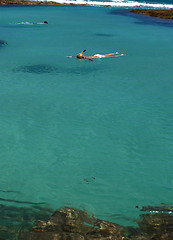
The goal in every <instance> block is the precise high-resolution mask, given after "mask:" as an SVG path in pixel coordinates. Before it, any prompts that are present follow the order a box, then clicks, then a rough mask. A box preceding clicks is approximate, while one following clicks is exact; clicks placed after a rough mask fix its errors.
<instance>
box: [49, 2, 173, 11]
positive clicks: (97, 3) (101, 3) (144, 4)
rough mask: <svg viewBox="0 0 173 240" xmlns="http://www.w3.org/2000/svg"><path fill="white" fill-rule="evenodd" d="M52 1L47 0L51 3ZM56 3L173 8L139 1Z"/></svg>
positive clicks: (164, 4) (171, 5) (168, 5)
mask: <svg viewBox="0 0 173 240" xmlns="http://www.w3.org/2000/svg"><path fill="white" fill-rule="evenodd" d="M49 1H51V0H47V2H49ZM53 1H54V2H57V3H61V4H75V5H81V4H83V5H88V6H110V7H126V8H134V7H141V8H142V7H144V8H167V9H170V8H173V4H166V3H147V2H139V1H123V0H116V1H88V0H76V1H75V0H53Z"/></svg>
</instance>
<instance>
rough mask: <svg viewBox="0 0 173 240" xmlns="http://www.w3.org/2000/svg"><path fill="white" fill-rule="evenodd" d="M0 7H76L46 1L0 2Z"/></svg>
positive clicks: (19, 0)
mask: <svg viewBox="0 0 173 240" xmlns="http://www.w3.org/2000/svg"><path fill="white" fill-rule="evenodd" d="M0 5H4V6H6V5H19V6H66V5H70V6H76V4H72V3H69V4H66V3H57V2H53V1H51V2H47V1H27V0H0Z"/></svg>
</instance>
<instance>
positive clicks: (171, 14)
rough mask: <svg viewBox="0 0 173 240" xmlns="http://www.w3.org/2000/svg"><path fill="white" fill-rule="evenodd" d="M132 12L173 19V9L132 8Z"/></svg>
mask: <svg viewBox="0 0 173 240" xmlns="http://www.w3.org/2000/svg"><path fill="white" fill-rule="evenodd" d="M131 12H133V13H136V14H144V15H148V16H151V17H158V18H164V19H173V9H135V10H131Z"/></svg>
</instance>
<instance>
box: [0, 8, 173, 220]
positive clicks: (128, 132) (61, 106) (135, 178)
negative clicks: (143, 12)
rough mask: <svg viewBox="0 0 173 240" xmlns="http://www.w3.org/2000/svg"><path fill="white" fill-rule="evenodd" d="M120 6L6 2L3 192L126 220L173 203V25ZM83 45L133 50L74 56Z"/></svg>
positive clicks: (2, 11) (1, 87) (1, 88)
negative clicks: (125, 13)
mask: <svg viewBox="0 0 173 240" xmlns="http://www.w3.org/2000/svg"><path fill="white" fill-rule="evenodd" d="M111 11H112V9H111V8H99V7H98V8H97V7H1V8H0V30H1V37H0V39H2V40H5V41H7V42H8V45H4V46H2V47H1V48H0V59H1V61H0V125H1V129H0V189H1V190H6V191H10V190H13V191H19V192H21V194H19V193H15V192H14V193H4V192H1V197H2V198H8V199H13V200H20V201H32V202H47V203H48V204H49V205H50V206H51V207H53V208H54V209H57V208H59V207H61V206H64V205H66V206H72V207H76V208H80V209H85V210H87V211H89V212H91V213H94V214H95V216H96V217H99V218H102V219H106V220H110V221H114V222H118V223H123V224H124V223H125V224H132V221H133V220H134V219H135V218H136V217H137V216H138V214H139V210H138V209H136V208H135V206H137V205H138V206H140V207H141V206H144V205H148V204H150V205H159V204H160V203H162V202H164V203H172V202H171V201H172V197H173V178H172V168H173V163H172V157H173V153H172V152H173V141H172V140H173V112H172V109H173V108H172V105H173V86H172V80H173V78H172V76H173V67H172V62H173V54H172V53H173V44H172V40H173V29H172V28H171V27H169V26H161V25H159V24H152V21H151V22H150V24H145V22H142V20H140V19H135V18H132V17H129V16H123V15H116V14H110V12H111ZM45 20H47V21H48V23H49V24H48V25H42V26H26V25H20V24H16V23H20V22H25V21H28V22H40V21H45ZM83 49H87V51H86V55H93V54H96V53H100V54H104V53H110V52H115V51H118V52H120V53H124V54H125V56H123V57H119V58H112V59H96V60H94V61H78V60H77V59H75V58H70V59H69V58H66V56H68V55H76V54H77V53H79V52H80V51H82V50H83ZM127 218H129V219H130V220H127Z"/></svg>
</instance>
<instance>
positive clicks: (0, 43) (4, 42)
mask: <svg viewBox="0 0 173 240" xmlns="http://www.w3.org/2000/svg"><path fill="white" fill-rule="evenodd" d="M4 45H8V43H7V42H6V41H4V40H0V47H2V46H4Z"/></svg>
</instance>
